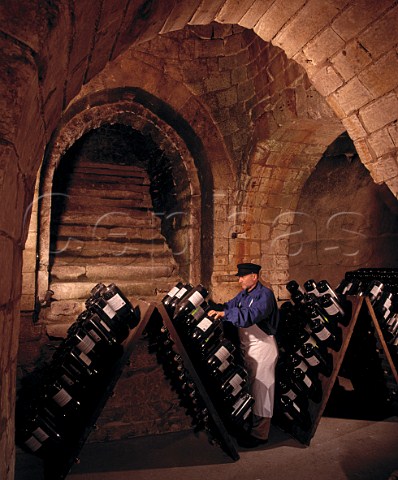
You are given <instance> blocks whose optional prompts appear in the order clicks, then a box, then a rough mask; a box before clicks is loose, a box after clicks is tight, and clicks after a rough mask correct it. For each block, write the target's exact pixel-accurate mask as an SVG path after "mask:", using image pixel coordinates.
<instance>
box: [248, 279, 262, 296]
mask: <svg viewBox="0 0 398 480" xmlns="http://www.w3.org/2000/svg"><path fill="white" fill-rule="evenodd" d="M259 283H260V282H259V280H257V283H256V284H255V285H254V287H253V288H252V289H251V290H248V289H247V288H246V289H245V292H246V295H247V294H249V293H251V292H253V291H254V290H255V289H256V288H257V287H258V284H259Z"/></svg>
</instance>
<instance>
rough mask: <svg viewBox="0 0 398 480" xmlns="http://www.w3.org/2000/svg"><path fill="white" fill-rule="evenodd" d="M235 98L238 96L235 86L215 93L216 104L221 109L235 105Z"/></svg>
mask: <svg viewBox="0 0 398 480" xmlns="http://www.w3.org/2000/svg"><path fill="white" fill-rule="evenodd" d="M237 98H238V94H237V91H236V87H235V86H234V87H231V88H228V89H227V90H223V91H222V92H218V93H217V100H218V104H219V105H220V107H221V108H224V107H230V106H232V105H235V104H236V102H237Z"/></svg>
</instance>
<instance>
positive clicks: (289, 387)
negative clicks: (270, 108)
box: [276, 371, 308, 409]
mask: <svg viewBox="0 0 398 480" xmlns="http://www.w3.org/2000/svg"><path fill="white" fill-rule="evenodd" d="M276 387H277V391H278V393H279V395H280V396H285V397H288V398H289V399H290V400H291V401H292V402H294V403H295V404H296V405H298V406H299V407H300V409H307V408H308V398H307V397H306V396H305V394H303V391H302V390H300V388H299V387H298V386H297V385H296V384H295V383H293V382H292V381H291V380H290V378H289V372H288V371H286V372H284V374H283V376H282V378H280V379H279V381H278V383H277V385H276Z"/></svg>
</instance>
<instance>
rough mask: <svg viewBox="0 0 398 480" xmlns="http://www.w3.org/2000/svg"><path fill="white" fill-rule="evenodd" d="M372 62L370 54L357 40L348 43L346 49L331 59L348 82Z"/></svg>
mask: <svg viewBox="0 0 398 480" xmlns="http://www.w3.org/2000/svg"><path fill="white" fill-rule="evenodd" d="M371 62H372V57H371V56H370V55H369V52H367V51H366V49H365V48H363V46H362V45H360V44H359V43H358V41H357V40H353V41H351V42H349V43H347V44H346V46H345V47H344V49H343V50H342V51H341V52H339V53H338V54H337V55H335V56H334V57H333V58H332V59H331V63H332V64H333V66H334V68H335V69H336V70H337V72H338V73H339V74H340V75H341V76H342V77H343V79H344V80H345V81H346V82H347V81H348V80H350V79H351V78H352V77H353V76H355V75H357V74H358V73H359V72H361V71H362V70H363V69H364V68H365V67H366V66H367V65H369V64H370V63H371Z"/></svg>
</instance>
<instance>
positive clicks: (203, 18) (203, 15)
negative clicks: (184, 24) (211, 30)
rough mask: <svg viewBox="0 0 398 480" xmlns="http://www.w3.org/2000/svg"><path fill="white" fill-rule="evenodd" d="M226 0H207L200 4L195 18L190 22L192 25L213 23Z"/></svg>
mask: <svg viewBox="0 0 398 480" xmlns="http://www.w3.org/2000/svg"><path fill="white" fill-rule="evenodd" d="M224 3H225V0H214V1H213V0H205V1H202V2H200V5H199V7H198V8H197V9H196V11H195V13H194V15H193V17H192V18H191V20H190V21H189V22H188V23H189V24H192V25H206V26H207V24H209V23H211V22H212V21H213V20H214V19H215V18H216V15H217V13H218V12H219V10H220V8H221V7H222V5H223V4H224Z"/></svg>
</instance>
